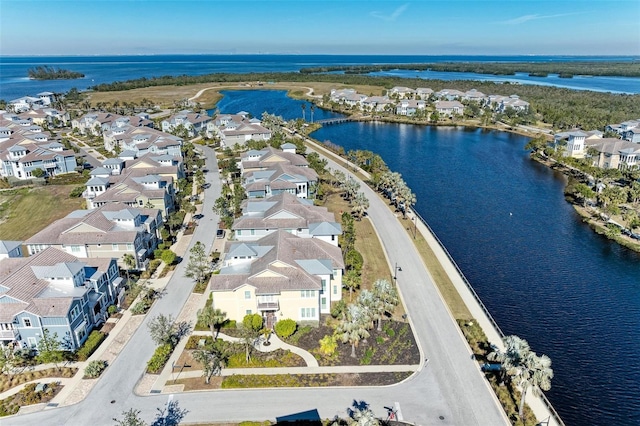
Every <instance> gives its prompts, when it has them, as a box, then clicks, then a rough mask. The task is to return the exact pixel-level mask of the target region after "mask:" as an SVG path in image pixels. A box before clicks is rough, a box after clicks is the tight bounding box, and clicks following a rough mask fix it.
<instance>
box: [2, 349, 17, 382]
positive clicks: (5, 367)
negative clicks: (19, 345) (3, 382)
mask: <svg viewBox="0 0 640 426" xmlns="http://www.w3.org/2000/svg"><path fill="white" fill-rule="evenodd" d="M15 368H16V357H15V354H14V353H13V349H12V348H10V347H9V346H0V374H6V375H7V376H9V378H11V376H12V375H13V371H14V369H15Z"/></svg>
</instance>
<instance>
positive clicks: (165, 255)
mask: <svg viewBox="0 0 640 426" xmlns="http://www.w3.org/2000/svg"><path fill="white" fill-rule="evenodd" d="M176 257H177V256H176V254H175V253H174V252H172V251H171V250H168V249H167V250H163V252H162V256H161V259H162V261H163V262H164V263H165V264H166V265H173V263H174V262H175V261H176Z"/></svg>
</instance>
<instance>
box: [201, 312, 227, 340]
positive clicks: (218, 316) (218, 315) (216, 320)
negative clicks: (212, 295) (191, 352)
mask: <svg viewBox="0 0 640 426" xmlns="http://www.w3.org/2000/svg"><path fill="white" fill-rule="evenodd" d="M226 320H227V313H226V312H223V311H221V310H220V309H214V308H213V306H211V305H206V306H205V307H204V308H202V309H200V310H199V311H198V322H199V323H201V324H205V325H206V326H207V327H209V328H210V329H211V335H212V336H213V338H214V339H217V338H218V333H219V332H220V327H221V326H222V324H224V323H225V321H226ZM214 330H215V333H214Z"/></svg>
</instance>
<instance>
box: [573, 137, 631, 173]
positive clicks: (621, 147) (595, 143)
mask: <svg viewBox="0 0 640 426" xmlns="http://www.w3.org/2000/svg"><path fill="white" fill-rule="evenodd" d="M585 148H586V149H589V148H593V149H594V150H595V151H597V155H595V156H593V157H592V158H593V165H594V166H597V167H601V168H603V169H619V170H628V169H636V168H638V166H639V165H640V145H639V144H636V143H633V142H629V141H624V140H620V139H616V138H601V139H593V140H588V141H586V142H585Z"/></svg>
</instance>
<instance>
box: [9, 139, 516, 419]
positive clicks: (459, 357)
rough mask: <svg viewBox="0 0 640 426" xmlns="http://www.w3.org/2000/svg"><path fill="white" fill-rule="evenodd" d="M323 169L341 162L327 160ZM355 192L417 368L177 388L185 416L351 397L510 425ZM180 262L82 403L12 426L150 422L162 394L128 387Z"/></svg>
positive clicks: (430, 296) (185, 285) (379, 410)
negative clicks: (363, 376)
mask: <svg viewBox="0 0 640 426" xmlns="http://www.w3.org/2000/svg"><path fill="white" fill-rule="evenodd" d="M204 150H205V153H206V155H207V165H208V166H209V168H210V172H209V173H208V174H207V181H208V182H210V183H211V187H210V188H209V189H208V190H207V194H206V197H205V205H204V206H203V210H202V211H203V213H204V215H205V217H204V218H203V219H201V220H200V225H199V226H198V228H197V229H196V232H195V234H194V238H193V240H192V244H193V243H194V242H195V241H198V240H200V241H202V242H203V243H205V244H206V245H207V248H210V247H211V244H212V241H213V238H214V237H215V232H216V224H217V221H218V218H217V217H215V216H214V215H213V213H212V210H211V207H212V205H213V201H214V200H215V198H217V197H218V196H219V193H220V182H219V179H218V174H217V170H218V168H217V165H216V166H214V164H215V159H214V158H213V152H212V151H211V150H210V149H208V148H204ZM330 167H332V168H334V169H342V167H341V166H339V165H337V164H335V163H333V162H330ZM343 170H344V169H343ZM362 190H363V191H364V192H365V195H366V196H367V197H368V198H369V200H370V204H371V206H370V208H369V215H370V218H371V219H372V220H373V222H374V223H375V224H376V228H377V230H378V232H379V233H380V237H381V239H382V241H383V245H384V248H385V249H386V251H387V253H388V256H389V262H390V264H392V265H393V264H394V263H395V262H397V263H398V265H400V266H401V267H402V271H401V272H398V284H399V286H400V289H401V292H402V295H403V299H404V302H405V304H406V307H407V312H408V313H409V320H410V321H411V322H412V324H413V327H414V330H415V331H416V335H417V339H418V341H419V342H420V345H421V347H422V351H423V353H424V355H425V356H426V357H427V358H428V361H427V362H426V364H425V366H424V367H423V368H421V369H420V371H419V372H418V373H417V374H415V375H414V376H412V377H410V378H409V379H407V380H406V381H405V382H403V383H401V384H398V385H394V386H387V387H371V388H302V389H269V390H253V389H249V390H230V391H228V390H225V391H222V390H220V391H213V392H198V393H187V394H179V395H175V396H174V399H175V400H177V401H178V402H179V404H180V407H181V408H186V409H187V410H189V413H188V415H187V417H186V418H185V419H184V422H185V423H187V422H204V421H235V422H237V421H242V420H264V419H272V420H273V419H276V418H277V417H281V416H286V415H290V414H294V413H298V412H303V411H310V410H311V411H313V410H315V411H316V412H317V413H318V415H319V416H320V418H332V417H334V416H336V415H339V416H345V414H346V408H347V407H349V406H350V405H351V403H352V401H353V400H354V399H357V400H364V401H367V402H368V403H369V404H370V405H371V408H372V409H373V410H374V412H375V413H376V415H378V416H379V417H386V410H385V409H384V406H390V405H393V404H394V403H395V402H399V403H400V409H401V412H402V416H403V418H404V419H405V420H408V421H411V422H415V423H417V424H420V425H464V426H472V425H481V426H486V425H491V426H493V425H505V424H509V423H508V421H507V419H506V418H505V416H504V413H503V411H502V409H501V408H500V407H499V405H498V403H497V401H496V399H495V396H494V395H493V392H491V390H490V389H489V386H488V384H487V382H486V380H485V379H484V378H483V377H482V374H481V373H480V371H479V370H478V367H477V364H476V363H475V362H474V361H473V360H472V359H471V353H470V351H469V349H468V347H467V345H466V342H465V341H464V338H463V337H462V335H461V334H460V331H459V329H458V327H457V325H456V324H455V323H454V321H453V320H452V318H451V316H450V314H449V312H448V311H447V308H446V307H445V305H444V303H443V301H442V299H441V298H440V296H439V294H438V292H437V290H436V288H435V285H434V284H433V282H432V281H431V278H430V277H429V274H428V271H427V270H426V269H425V267H424V265H423V263H422V261H421V259H420V257H419V254H418V253H417V251H416V250H415V247H414V246H413V243H412V241H411V240H410V238H409V237H408V235H407V233H406V232H404V230H403V229H402V225H401V224H400V223H399V222H398V221H397V220H396V218H395V217H394V216H393V214H392V213H391V212H390V211H389V209H388V208H387V207H386V205H385V204H384V202H383V201H381V200H380V199H379V198H378V197H377V195H376V194H374V193H373V191H371V190H370V189H369V188H368V187H366V185H362ZM185 264H186V262H183V263H181V264H180V265H179V266H178V268H177V270H176V271H175V273H174V275H173V278H172V279H171V281H170V282H169V284H168V285H167V287H166V289H167V292H166V295H165V296H164V297H163V298H162V299H160V300H159V301H158V302H156V304H154V306H153V308H152V310H151V312H150V313H149V314H148V315H147V318H145V321H144V323H143V325H142V326H141V327H140V328H139V329H138V330H137V332H136V333H135V334H134V335H133V337H132V338H131V340H130V342H129V343H128V344H127V346H126V347H125V348H124V349H123V351H122V352H121V354H120V356H119V357H118V358H117V360H116V361H115V362H114V363H113V364H112V365H111V366H110V368H109V369H107V371H106V372H105V374H104V376H103V377H102V378H101V380H100V381H99V382H98V384H97V385H96V386H95V387H94V389H93V390H92V392H91V393H90V394H89V395H88V396H87V398H86V399H85V400H84V401H82V402H81V403H79V404H76V405H73V406H69V407H63V408H57V409H49V410H44V411H40V412H37V413H33V414H29V415H24V416H18V417H14V418H11V424H12V425H17V426H21V425H34V424H43V425H44V424H47V425H49V424H55V425H94V426H98V425H103V424H104V425H111V424H113V422H112V421H111V419H112V418H113V417H119V416H120V414H121V413H122V411H125V410H127V409H129V408H132V407H134V408H136V409H138V410H141V411H142V416H143V417H144V418H145V420H147V421H151V420H152V419H153V417H154V415H155V413H156V408H157V407H162V406H163V404H164V403H165V402H166V401H167V398H168V397H167V395H152V396H144V397H142V396H137V395H135V394H134V393H133V388H134V386H135V384H136V382H137V381H138V380H139V379H140V378H141V377H142V374H143V369H144V365H145V363H146V361H147V360H148V359H149V358H150V357H151V355H152V353H153V350H154V345H153V343H152V341H151V339H150V337H149V335H148V331H147V327H146V323H147V322H148V321H149V320H150V319H151V318H153V317H154V316H156V315H157V314H158V313H160V312H162V313H165V314H172V315H173V316H174V317H177V315H178V312H179V310H180V309H181V307H182V306H183V304H184V303H185V301H186V300H187V297H188V295H189V292H190V290H191V287H192V282H190V280H189V279H187V278H184V276H183V275H184V265H185Z"/></svg>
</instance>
